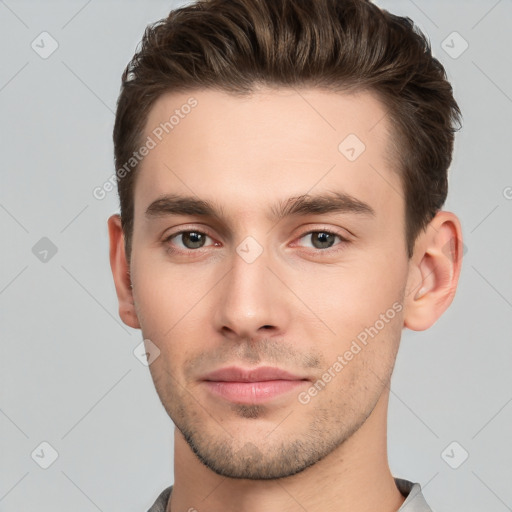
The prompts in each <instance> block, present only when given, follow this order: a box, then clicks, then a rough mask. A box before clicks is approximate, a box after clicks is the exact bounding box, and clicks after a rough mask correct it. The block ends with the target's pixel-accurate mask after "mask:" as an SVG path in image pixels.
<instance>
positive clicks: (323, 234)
mask: <svg viewBox="0 0 512 512" xmlns="http://www.w3.org/2000/svg"><path fill="white" fill-rule="evenodd" d="M306 237H309V238H310V241H311V245H310V246H309V247H311V246H312V247H313V248H314V249H324V250H325V249H330V248H331V247H332V246H333V245H334V242H335V240H336V238H338V239H339V240H340V242H341V243H340V244H337V245H342V244H343V243H344V242H347V243H348V240H347V239H346V238H343V237H342V236H341V235H339V234H337V233H334V232H332V231H328V230H325V229H323V230H318V231H309V232H307V233H304V235H302V236H301V238H300V239H303V238H306ZM299 245H302V244H299ZM303 247H304V246H303ZM306 247H307V246H306Z"/></svg>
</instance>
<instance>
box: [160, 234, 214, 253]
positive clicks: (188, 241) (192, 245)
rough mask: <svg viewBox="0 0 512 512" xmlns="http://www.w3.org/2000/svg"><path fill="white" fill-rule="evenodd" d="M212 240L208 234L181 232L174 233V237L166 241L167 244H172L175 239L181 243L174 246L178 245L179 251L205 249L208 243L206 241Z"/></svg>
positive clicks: (171, 236) (169, 237)
mask: <svg viewBox="0 0 512 512" xmlns="http://www.w3.org/2000/svg"><path fill="white" fill-rule="evenodd" d="M208 238H209V239H210V240H211V238H210V237H209V236H208V235H207V234H206V233H202V232H201V231H193V230H190V231H179V232H178V233H173V234H172V235H170V236H168V237H167V238H166V239H165V240H164V241H165V242H166V243H169V244H171V241H172V240H173V239H176V240H178V241H179V242H181V245H180V243H173V245H176V246H177V247H178V249H182V250H183V249H185V250H186V249H189V250H193V249H201V248H202V247H204V245H205V243H206V239H208Z"/></svg>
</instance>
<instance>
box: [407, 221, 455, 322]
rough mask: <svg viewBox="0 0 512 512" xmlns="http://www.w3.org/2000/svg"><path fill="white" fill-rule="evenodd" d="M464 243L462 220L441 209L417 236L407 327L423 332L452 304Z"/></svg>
mask: <svg viewBox="0 0 512 512" xmlns="http://www.w3.org/2000/svg"><path fill="white" fill-rule="evenodd" d="M463 252H464V244H463V242H462V229H461V226H460V222H459V219H458V218H457V216H456V215H455V214H453V213H451V212H447V211H440V212H438V213H437V215H436V216H435V217H434V218H433V219H432V220H431V221H430V223H429V224H428V226H427V229H426V230H425V231H424V232H423V233H422V234H421V235H420V236H419V237H418V239H417V240H416V244H415V247H414V254H413V256H412V258H411V260H410V261H409V274H408V279H407V286H406V290H407V291H406V296H405V298H404V303H405V313H404V327H407V328H409V329H412V330H413V331H423V330H425V329H428V328H429V327H431V326H432V325H433V324H434V323H435V322H436V321H437V320H438V318H439V317H440V316H441V315H442V314H443V313H444V311H445V310H446V309H447V308H448V306H449V305H450V304H451V302H452V300H453V297H454V296H455V292H456V290H457V284H458V281H459V275H460V270H461V267H462V256H463Z"/></svg>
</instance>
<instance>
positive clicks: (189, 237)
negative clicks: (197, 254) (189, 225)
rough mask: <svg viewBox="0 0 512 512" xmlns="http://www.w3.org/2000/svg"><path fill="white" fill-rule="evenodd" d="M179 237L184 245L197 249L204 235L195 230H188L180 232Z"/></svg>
mask: <svg viewBox="0 0 512 512" xmlns="http://www.w3.org/2000/svg"><path fill="white" fill-rule="evenodd" d="M181 239H182V241H183V244H184V245H185V247H187V248H188V249H197V248H198V247H202V246H203V245H204V239H205V236H204V235H203V234H201V233H196V232H195V231H189V232H187V233H182V235H181Z"/></svg>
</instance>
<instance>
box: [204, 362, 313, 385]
mask: <svg viewBox="0 0 512 512" xmlns="http://www.w3.org/2000/svg"><path fill="white" fill-rule="evenodd" d="M202 380H207V381H216V382H219V381H222V382H263V381H269V380H307V379H305V378H304V377H299V376H298V375H293V374H292V373H289V372H287V371H285V370H281V369H280V368H274V367H271V366H261V367H260V368H255V369H252V370H251V369H244V368H240V367H237V366H230V367H228V368H221V369H220V370H215V371H213V372H211V373H208V374H207V375H206V376H204V377H203V379H202Z"/></svg>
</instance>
